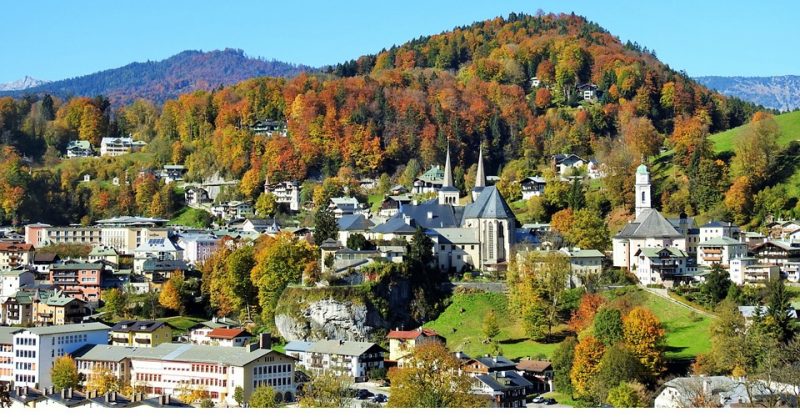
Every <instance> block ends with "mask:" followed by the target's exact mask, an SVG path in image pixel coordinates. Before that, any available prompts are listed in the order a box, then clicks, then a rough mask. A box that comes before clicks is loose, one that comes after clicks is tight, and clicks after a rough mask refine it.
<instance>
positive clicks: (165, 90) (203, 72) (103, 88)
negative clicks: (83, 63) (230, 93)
mask: <svg viewBox="0 0 800 417" xmlns="http://www.w3.org/2000/svg"><path fill="white" fill-rule="evenodd" d="M310 70H312V68H310V67H306V66H303V65H293V64H288V63H285V62H280V61H265V60H261V59H256V58H251V57H248V56H246V55H245V54H244V52H243V51H242V50H238V49H225V50H222V51H219V50H215V51H209V52H202V51H183V52H181V53H179V54H177V55H174V56H172V57H169V58H167V59H164V60H161V61H147V62H134V63H131V64H128V65H125V66H124V67H120V68H115V69H109V70H105V71H100V72H97V73H94V74H90V75H84V76H81V77H75V78H70V79H66V80H61V81H53V82H48V83H44V84H41V85H36V86H34V87H32V88H27V89H22V90H18V89H17V90H16V91H13V92H11V91H2V90H0V96H2V95H12V96H21V95H22V94H28V93H45V92H46V93H50V94H53V95H56V96H59V97H69V96H87V97H94V96H97V95H104V96H106V97H108V98H109V100H110V101H111V103H112V104H115V105H119V104H127V103H130V102H131V101H133V100H134V99H136V98H145V99H148V100H151V101H153V102H156V103H163V102H164V101H165V100H167V99H172V98H175V97H178V96H179V95H181V94H184V93H188V92H191V91H194V90H202V89H205V90H209V89H213V88H216V87H218V86H220V85H230V84H234V83H237V82H240V81H242V80H245V79H248V78H253V77H264V76H270V77H292V76H295V75H297V74H299V73H300V72H302V71H310Z"/></svg>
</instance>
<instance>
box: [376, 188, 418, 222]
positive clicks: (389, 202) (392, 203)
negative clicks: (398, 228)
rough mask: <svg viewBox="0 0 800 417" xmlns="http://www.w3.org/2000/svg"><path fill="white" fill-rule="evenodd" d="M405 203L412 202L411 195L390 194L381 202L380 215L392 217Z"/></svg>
mask: <svg viewBox="0 0 800 417" xmlns="http://www.w3.org/2000/svg"><path fill="white" fill-rule="evenodd" d="M404 204H411V197H410V196H408V195H405V194H404V195H389V196H386V197H385V198H384V199H383V202H381V207H380V209H378V215H379V216H381V217H392V216H394V215H395V214H397V212H398V211H400V207H402V206H403V205H404Z"/></svg>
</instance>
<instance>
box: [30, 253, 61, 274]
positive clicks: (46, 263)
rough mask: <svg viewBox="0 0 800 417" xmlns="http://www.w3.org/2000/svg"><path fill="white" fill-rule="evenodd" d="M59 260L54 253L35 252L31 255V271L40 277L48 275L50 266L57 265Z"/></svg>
mask: <svg viewBox="0 0 800 417" xmlns="http://www.w3.org/2000/svg"><path fill="white" fill-rule="evenodd" d="M60 261H61V258H59V257H58V255H57V254H55V253H45V252H36V253H34V255H33V269H34V271H36V273H37V274H39V275H40V276H48V275H50V265H52V264H54V263H58V262H60Z"/></svg>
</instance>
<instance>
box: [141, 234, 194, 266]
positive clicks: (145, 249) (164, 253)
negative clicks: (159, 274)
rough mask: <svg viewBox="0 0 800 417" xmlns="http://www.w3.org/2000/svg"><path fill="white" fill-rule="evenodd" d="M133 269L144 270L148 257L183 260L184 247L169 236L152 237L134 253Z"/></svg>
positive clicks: (160, 259) (163, 259) (162, 259)
mask: <svg viewBox="0 0 800 417" xmlns="http://www.w3.org/2000/svg"><path fill="white" fill-rule="evenodd" d="M133 256H134V257H133V271H134V272H136V273H138V274H141V273H143V272H144V263H145V261H147V260H148V259H152V260H158V261H175V260H183V248H181V247H179V246H177V245H176V244H174V243H173V242H172V240H171V239H169V238H163V237H159V238H151V239H147V240H145V241H144V242H142V244H140V245H139V246H137V247H136V249H135V250H134V255H133Z"/></svg>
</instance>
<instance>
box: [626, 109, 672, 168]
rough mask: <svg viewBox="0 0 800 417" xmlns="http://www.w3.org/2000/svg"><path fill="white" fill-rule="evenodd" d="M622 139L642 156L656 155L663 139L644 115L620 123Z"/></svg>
mask: <svg viewBox="0 0 800 417" xmlns="http://www.w3.org/2000/svg"><path fill="white" fill-rule="evenodd" d="M621 134H622V138H623V140H625V142H626V143H627V144H628V146H630V147H631V149H632V150H633V151H634V152H636V153H637V154H639V155H641V157H642V158H649V157H651V156H655V155H658V152H659V149H661V144H662V143H663V141H664V139H663V138H662V136H661V134H659V133H658V131H656V128H655V127H653V123H652V122H650V119H648V118H646V117H631V118H630V119H628V121H627V122H626V123H623V124H622V128H621Z"/></svg>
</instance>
